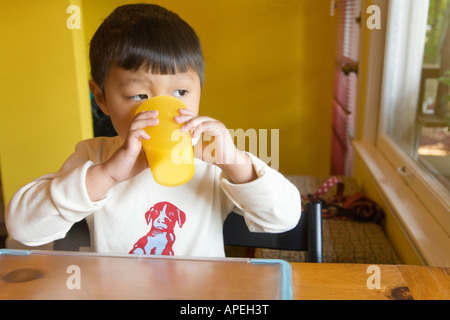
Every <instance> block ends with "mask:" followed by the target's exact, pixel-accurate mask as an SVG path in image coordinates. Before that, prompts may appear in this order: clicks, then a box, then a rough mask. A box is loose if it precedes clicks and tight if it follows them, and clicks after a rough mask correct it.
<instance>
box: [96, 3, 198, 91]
mask: <svg viewBox="0 0 450 320" xmlns="http://www.w3.org/2000/svg"><path fill="white" fill-rule="evenodd" d="M89 59H90V63H91V75H92V79H93V80H94V81H95V82H96V83H97V85H98V86H99V87H100V88H101V89H102V90H103V91H104V83H105V79H106V77H107V76H108V72H109V69H110V68H111V66H112V65H117V66H119V67H122V68H124V69H126V70H139V69H141V68H142V69H144V70H146V71H151V72H152V73H156V74H175V73H176V72H187V71H188V70H189V69H193V70H194V71H195V72H197V74H198V75H199V77H200V83H201V84H203V79H204V61H203V54H202V49H201V46H200V41H199V39H198V37H197V35H196V33H195V31H194V30H193V29H192V27H191V26H190V25H188V24H187V23H186V22H185V21H184V20H182V19H181V18H180V17H179V16H178V15H177V14H176V13H174V12H172V11H169V10H167V9H165V8H163V7H160V6H158V5H154V4H144V3H142V4H130V5H124V6H120V7H118V8H116V9H115V10H114V11H113V12H112V13H111V14H110V15H109V16H108V17H107V18H106V19H105V20H104V21H103V23H102V24H101V25H100V27H99V28H98V29H97V31H96V32H95V34H94V36H93V37H92V40H91V44H90V50H89Z"/></svg>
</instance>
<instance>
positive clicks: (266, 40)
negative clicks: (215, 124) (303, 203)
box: [83, 0, 336, 176]
mask: <svg viewBox="0 0 450 320" xmlns="http://www.w3.org/2000/svg"><path fill="white" fill-rule="evenodd" d="M133 2H135V1H124V0H115V1H113V0H97V1H92V0H90V1H84V2H83V5H84V10H85V17H86V24H85V25H86V39H87V40H88V39H90V38H91V37H92V35H93V34H94V32H95V30H96V29H97V27H98V26H99V24H100V23H101V21H102V19H104V18H105V17H106V16H107V15H108V14H109V13H110V12H111V11H112V10H113V9H114V8H116V7H117V6H119V5H121V4H126V3H133ZM151 2H152V3H156V4H160V5H162V6H164V7H166V8H168V9H170V10H172V11H174V12H176V13H178V14H179V15H180V16H181V17H182V18H183V19H185V20H186V21H187V22H188V23H189V24H191V25H192V27H193V28H194V29H195V30H196V32H197V34H198V36H199V38H200V41H201V43H202V47H203V52H204V56H205V62H206V81H205V85H204V87H203V95H202V101H201V108H200V113H201V114H205V115H208V116H211V117H214V118H217V119H219V120H221V121H222V122H223V123H224V124H225V125H226V126H227V127H228V128H230V129H238V128H242V129H244V130H247V129H250V128H253V129H255V130H256V131H258V130H259V129H267V130H268V133H269V134H268V135H269V136H270V131H269V130H270V129H279V134H280V137H279V143H280V145H279V151H280V154H279V162H280V164H279V170H280V171H281V172H283V173H285V174H308V175H317V176H327V175H328V174H329V167H330V165H329V163H330V162H329V159H330V137H331V99H332V90H333V70H334V69H333V66H334V65H333V61H334V47H335V41H336V40H335V39H336V34H335V28H336V26H335V19H334V17H331V16H330V15H329V13H330V7H329V3H328V2H327V1H317V0H302V1H284V2H283V1H278V0H211V1H204V0H190V1H180V0H166V1H161V0H155V1H151ZM269 150H270V148H269Z"/></svg>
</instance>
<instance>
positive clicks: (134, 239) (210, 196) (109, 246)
mask: <svg viewBox="0 0 450 320" xmlns="http://www.w3.org/2000/svg"><path fill="white" fill-rule="evenodd" d="M121 143H122V141H121V140H120V138H119V137H114V138H105V137H101V138H94V139H89V140H85V141H82V142H80V143H78V144H77V146H76V148H75V152H74V153H73V154H72V155H71V156H70V157H69V158H68V159H67V160H66V162H65V163H64V164H63V166H62V167H61V169H60V170H59V171H58V172H56V173H51V174H47V175H45V176H42V177H40V178H38V179H36V180H34V181H33V182H31V183H29V184H28V185H26V186H24V187H22V188H20V189H19V190H18V191H17V192H16V194H15V195H14V196H13V197H12V199H11V201H10V202H9V205H8V208H7V212H6V225H7V229H8V233H9V234H10V236H12V237H13V238H14V239H16V240H17V241H20V242H22V243H23V244H25V245H28V246H38V245H42V244H45V243H49V242H51V241H54V240H57V239H61V238H64V236H65V235H66V233H67V232H68V231H69V229H70V228H71V226H72V225H73V223H75V222H77V221H80V220H82V219H86V221H87V223H88V225H89V230H90V236H91V249H92V250H93V251H97V252H102V253H129V252H130V253H140V254H142V253H144V254H171V255H172V254H174V255H179V256H180V255H183V256H216V257H221V256H224V244H223V235H222V227H223V221H224V220H225V218H226V216H227V215H228V213H230V212H231V211H233V210H234V211H236V212H239V213H241V214H243V215H244V217H245V220H246V223H247V225H248V227H249V229H250V230H251V231H258V232H283V231H287V230H289V229H292V228H293V227H295V225H296V224H297V222H298V220H299V218H300V213H301V203H300V195H299V191H298V189H297V188H296V187H295V186H294V185H293V184H291V183H290V182H289V181H288V180H287V179H286V178H284V176H283V175H281V174H280V173H279V172H277V171H276V170H274V169H272V168H270V167H269V166H267V165H266V164H265V163H264V162H262V161H261V160H260V159H258V158H257V157H255V156H253V155H251V154H249V155H250V158H251V161H252V163H253V166H254V169H255V171H256V173H257V175H258V178H257V179H256V180H254V181H252V182H249V183H245V184H233V183H231V182H230V181H229V179H227V177H226V176H225V175H224V174H222V172H221V170H220V169H219V168H218V167H216V166H214V165H210V164H207V163H205V162H203V161H199V160H197V159H196V165H195V174H194V176H193V178H192V179H191V180H190V181H189V182H187V183H186V184H184V185H181V186H179V187H171V188H170V187H163V186H160V185H158V184H157V183H156V182H155V181H154V180H153V177H152V174H151V171H150V169H146V170H144V171H143V172H141V173H140V174H138V175H137V176H135V177H134V178H132V179H130V180H127V181H124V182H122V183H119V184H117V185H116V186H114V187H113V188H111V189H110V190H109V192H108V193H107V194H106V195H105V196H104V197H103V198H102V199H100V200H99V201H94V202H93V201H91V200H90V198H89V196H88V193H87V190H86V183H85V180H86V171H87V170H88V168H89V167H90V166H92V165H94V164H98V163H102V162H104V161H106V160H107V159H109V157H110V156H111V155H112V154H113V153H114V152H115V151H116V150H117V149H118V148H119V147H120V146H121Z"/></svg>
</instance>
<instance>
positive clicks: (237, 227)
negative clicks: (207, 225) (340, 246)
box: [223, 202, 322, 263]
mask: <svg viewBox="0 0 450 320" xmlns="http://www.w3.org/2000/svg"><path fill="white" fill-rule="evenodd" d="M223 236H224V242H225V245H226V246H239V247H250V248H266V249H278V250H297V251H306V252H307V256H308V261H309V262H319V263H321V262H322V206H321V203H320V202H309V203H307V204H306V208H305V210H304V211H303V212H302V215H301V217H300V221H299V222H298V224H297V226H296V227H295V228H294V229H292V230H289V231H286V232H282V233H265V232H264V233H263V232H250V231H249V230H248V228H247V225H246V224H245V220H244V217H243V216H241V215H239V214H237V213H235V212H233V213H231V214H229V215H228V217H227V219H226V220H225V223H224V227H223Z"/></svg>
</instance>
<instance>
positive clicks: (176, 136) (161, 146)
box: [135, 96, 195, 187]
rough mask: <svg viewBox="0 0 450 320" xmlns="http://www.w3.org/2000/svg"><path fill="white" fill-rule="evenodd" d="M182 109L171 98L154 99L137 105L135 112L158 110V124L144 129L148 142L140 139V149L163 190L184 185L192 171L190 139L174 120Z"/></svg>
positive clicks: (192, 154) (177, 102)
mask: <svg viewBox="0 0 450 320" xmlns="http://www.w3.org/2000/svg"><path fill="white" fill-rule="evenodd" d="M183 108H186V106H185V105H184V103H183V102H182V101H181V100H179V99H177V98H175V97H171V96H156V97H153V98H150V99H148V100H146V101H145V102H143V103H142V104H141V105H139V107H138V108H137V110H136V113H135V114H138V113H139V112H142V111H149V110H158V113H159V114H158V117H157V118H158V119H159V124H158V125H157V126H155V127H147V128H145V131H146V132H147V134H148V135H149V136H150V140H142V147H143V149H144V152H145V156H146V158H147V161H148V164H149V166H150V170H151V171H152V175H153V178H154V179H155V181H156V182H157V183H158V184H160V185H162V186H166V187H176V186H179V185H182V184H184V183H186V182H188V181H189V180H190V179H191V178H192V176H193V175H194V172H195V166H194V151H193V147H192V139H191V136H190V134H189V132H182V131H181V130H180V128H181V126H182V125H179V124H177V123H176V122H175V120H174V117H175V116H177V115H179V113H178V109H183Z"/></svg>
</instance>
